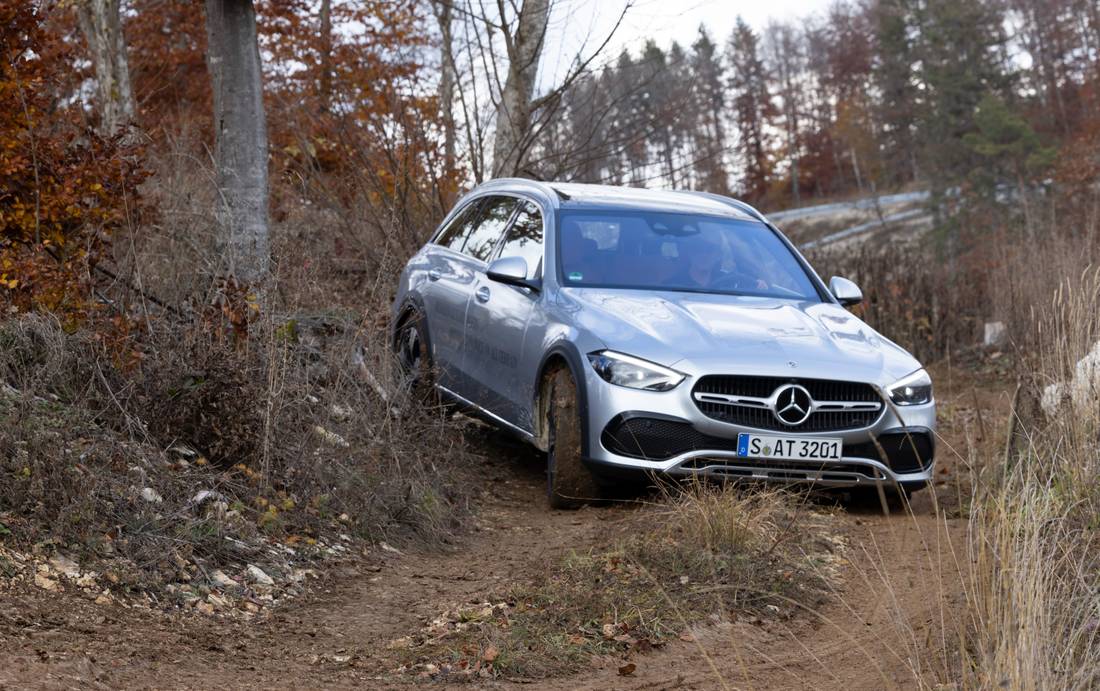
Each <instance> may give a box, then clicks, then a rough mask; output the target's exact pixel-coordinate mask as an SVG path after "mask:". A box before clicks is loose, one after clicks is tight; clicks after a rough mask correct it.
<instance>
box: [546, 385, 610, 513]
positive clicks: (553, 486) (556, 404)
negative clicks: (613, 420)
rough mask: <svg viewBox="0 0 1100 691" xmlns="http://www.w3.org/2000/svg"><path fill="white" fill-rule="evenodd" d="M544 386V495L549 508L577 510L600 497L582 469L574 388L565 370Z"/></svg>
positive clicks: (575, 387) (578, 420) (579, 422)
mask: <svg viewBox="0 0 1100 691" xmlns="http://www.w3.org/2000/svg"><path fill="white" fill-rule="evenodd" d="M547 384H548V387H547V391H546V395H547V396H548V398H547V405H546V426H547V430H548V435H547V447H548V451H547V455H546V456H547V459H546V461H547V462H546V474H547V494H548V496H549V498H550V506H551V508H554V509H576V508H579V507H580V506H581V505H583V504H584V503H586V502H588V501H593V500H596V499H599V497H600V492H599V486H598V485H597V484H596V480H595V478H594V477H592V473H591V472H590V471H589V470H588V468H587V467H585V465H584V460H583V459H584V450H583V448H582V444H581V415H580V406H579V405H578V402H577V384H576V382H575V381H574V380H573V375H572V374H571V373H570V371H569V369H568V368H566V367H559V368H557V369H555V370H554V371H553V372H551V373H550V375H549V376H548V377H547Z"/></svg>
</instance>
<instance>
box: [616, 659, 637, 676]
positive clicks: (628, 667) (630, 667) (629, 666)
mask: <svg viewBox="0 0 1100 691" xmlns="http://www.w3.org/2000/svg"><path fill="white" fill-rule="evenodd" d="M636 669H638V665H636V664H634V663H633V662H628V663H626V664H625V665H623V666H622V667H620V668H619V676H620V677H629V676H630V675H631V674H634V670H636Z"/></svg>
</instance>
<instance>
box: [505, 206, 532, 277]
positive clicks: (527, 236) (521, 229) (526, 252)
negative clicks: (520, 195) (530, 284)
mask: <svg viewBox="0 0 1100 691" xmlns="http://www.w3.org/2000/svg"><path fill="white" fill-rule="evenodd" d="M500 256H501V257H523V259H524V260H525V261H526V262H527V278H535V277H537V276H538V275H539V269H540V265H541V264H542V212H540V211H539V207H538V205H537V204H534V203H532V202H524V203H523V206H521V207H520V210H519V213H518V214H516V220H515V221H514V222H513V223H512V227H511V228H510V229H509V230H508V237H507V238H505V240H504V246H503V247H502V248H501V250H500Z"/></svg>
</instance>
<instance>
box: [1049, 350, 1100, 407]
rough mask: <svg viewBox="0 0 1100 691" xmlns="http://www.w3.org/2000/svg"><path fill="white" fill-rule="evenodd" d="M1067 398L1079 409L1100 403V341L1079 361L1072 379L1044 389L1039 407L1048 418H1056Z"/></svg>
mask: <svg viewBox="0 0 1100 691" xmlns="http://www.w3.org/2000/svg"><path fill="white" fill-rule="evenodd" d="M1067 398H1068V399H1069V400H1070V401H1071V402H1072V403H1073V406H1074V407H1075V408H1078V409H1088V408H1092V407H1094V406H1095V405H1096V403H1097V401H1100V341H1097V342H1096V343H1095V344H1094V345H1093V346H1092V350H1090V351H1089V352H1088V353H1087V354H1085V356H1084V357H1083V358H1081V359H1080V360H1078V361H1077V365H1076V366H1074V368H1073V378H1072V379H1070V380H1069V381H1066V382H1055V383H1053V384H1050V385H1048V386H1047V387H1046V388H1044V389H1043V393H1042V396H1040V398H1039V406H1040V407H1041V408H1042V409H1043V412H1044V413H1046V414H1047V416H1048V417H1055V416H1056V415H1058V413H1059V409H1060V408H1061V407H1062V405H1063V403H1064V402H1065V401H1066V399H1067Z"/></svg>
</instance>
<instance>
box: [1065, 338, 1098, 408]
mask: <svg viewBox="0 0 1100 691" xmlns="http://www.w3.org/2000/svg"><path fill="white" fill-rule="evenodd" d="M1070 397H1071V398H1072V399H1073V403H1074V405H1076V406H1077V407H1078V408H1083V407H1085V406H1088V405H1089V404H1092V403H1095V402H1096V399H1098V398H1100V341H1097V342H1096V343H1095V344H1093V346H1092V350H1090V351H1089V352H1088V354H1087V355H1085V357H1083V358H1081V359H1080V360H1079V361H1078V362H1077V366H1076V367H1074V369H1073V383H1072V384H1071V385H1070Z"/></svg>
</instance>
